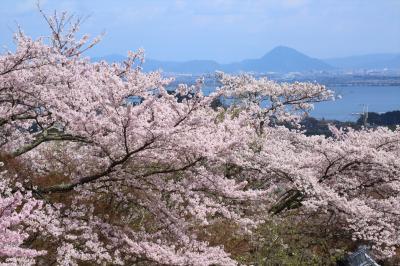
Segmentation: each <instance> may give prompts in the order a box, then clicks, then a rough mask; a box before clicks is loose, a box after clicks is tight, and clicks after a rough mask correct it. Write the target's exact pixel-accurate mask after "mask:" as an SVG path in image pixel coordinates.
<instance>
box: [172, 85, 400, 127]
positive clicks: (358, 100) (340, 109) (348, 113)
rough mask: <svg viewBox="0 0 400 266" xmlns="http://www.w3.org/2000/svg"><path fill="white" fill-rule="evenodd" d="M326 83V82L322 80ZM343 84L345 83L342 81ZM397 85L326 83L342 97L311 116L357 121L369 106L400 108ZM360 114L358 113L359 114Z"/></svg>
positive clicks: (207, 87) (205, 89) (211, 87)
mask: <svg viewBox="0 0 400 266" xmlns="http://www.w3.org/2000/svg"><path fill="white" fill-rule="evenodd" d="M180 82H182V83H187V84H188V83H189V84H191V83H193V82H194V80H193V79H190V78H189V79H186V80H178V83H180ZM321 84H324V82H321ZM341 84H343V83H341ZM398 84H399V83H397V84H396V85H368V84H367V85H354V86H353V85H347V86H344V85H336V84H325V85H326V87H327V88H328V89H330V90H333V91H335V94H337V95H340V96H341V97H342V98H341V99H337V100H335V101H329V102H322V103H317V104H315V106H314V107H315V108H314V110H313V111H311V116H313V117H316V118H320V119H321V118H325V119H334V120H340V121H356V120H357V119H358V117H359V113H362V112H363V110H366V109H367V108H368V111H369V112H377V113H384V112H388V111H395V110H400V86H399V85H398ZM215 86H217V84H216V83H214V84H212V83H211V82H210V83H208V84H207V83H206V85H205V86H204V87H203V93H204V94H206V95H208V94H209V93H211V92H212V91H214V90H215ZM357 114H358V115H357Z"/></svg>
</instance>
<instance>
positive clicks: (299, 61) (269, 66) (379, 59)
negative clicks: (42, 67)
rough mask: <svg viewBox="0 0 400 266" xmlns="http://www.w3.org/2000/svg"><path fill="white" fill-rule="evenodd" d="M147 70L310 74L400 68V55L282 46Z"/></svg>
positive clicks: (155, 64)
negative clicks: (251, 55)
mask: <svg viewBox="0 0 400 266" xmlns="http://www.w3.org/2000/svg"><path fill="white" fill-rule="evenodd" d="M124 58H125V57H124V56H122V55H118V54H114V55H107V56H104V57H98V58H93V61H99V60H106V61H108V62H118V61H122V60H123V59H124ZM143 68H144V70H145V71H153V70H162V71H164V72H174V73H190V74H202V73H210V72H215V71H217V70H222V71H225V72H234V73H235V72H236V73H237V72H242V71H246V72H257V73H265V72H279V73H288V72H307V71H326V70H358V69H385V68H388V69H400V54H370V55H362V56H349V57H341V58H330V59H325V60H321V59H316V58H312V57H309V56H307V55H305V54H303V53H301V52H299V51H297V50H295V49H293V48H289V47H285V46H278V47H275V48H274V49H272V50H271V51H269V52H268V53H266V54H265V55H264V56H263V57H261V58H256V59H245V60H243V61H240V62H234V63H230V64H220V63H218V62H216V61H213V60H190V61H185V62H176V61H160V60H154V59H146V62H145V64H144V65H143Z"/></svg>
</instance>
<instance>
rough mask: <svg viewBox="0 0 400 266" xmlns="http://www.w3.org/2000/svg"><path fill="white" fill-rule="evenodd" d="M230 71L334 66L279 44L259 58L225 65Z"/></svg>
mask: <svg viewBox="0 0 400 266" xmlns="http://www.w3.org/2000/svg"><path fill="white" fill-rule="evenodd" d="M225 69H226V70H228V71H232V72H236V71H254V72H266V71H268V72H270V71H271V72H283V73H286V72H293V71H299V72H303V71H311V70H330V69H333V67H332V66H330V65H328V64H327V63H325V62H323V61H321V60H319V59H315V58H311V57H309V56H307V55H305V54H302V53H300V52H299V51H297V50H295V49H293V48H289V47H285V46H278V47H276V48H274V49H272V50H271V51H270V52H268V53H267V54H265V55H264V56H263V57H261V58H259V59H247V60H243V61H241V62H239V63H233V64H229V65H226V66H225Z"/></svg>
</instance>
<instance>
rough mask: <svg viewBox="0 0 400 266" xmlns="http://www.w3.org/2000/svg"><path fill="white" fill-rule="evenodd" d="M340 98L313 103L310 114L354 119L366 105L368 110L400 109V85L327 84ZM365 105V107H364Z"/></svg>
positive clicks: (385, 110) (328, 117)
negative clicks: (337, 85) (336, 85)
mask: <svg viewBox="0 0 400 266" xmlns="http://www.w3.org/2000/svg"><path fill="white" fill-rule="evenodd" d="M327 87H328V88H329V89H331V90H333V91H335V93H336V94H338V95H341V96H342V99H337V100H336V101H331V102H322V103H317V104H315V106H314V107H315V108H314V110H313V111H312V112H311V116H314V117H316V118H325V119H336V120H341V121H355V120H357V118H358V117H359V115H355V114H356V113H362V112H363V109H364V108H366V107H368V111H369V112H377V113H381V112H388V111H394V110H400V86H340V87H334V86H327ZM364 106H365V107H364Z"/></svg>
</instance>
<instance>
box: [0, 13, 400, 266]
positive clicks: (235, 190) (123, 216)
mask: <svg viewBox="0 0 400 266" xmlns="http://www.w3.org/2000/svg"><path fill="white" fill-rule="evenodd" d="M44 18H45V20H46V21H47V23H48V25H49V27H50V29H51V32H52V34H51V36H50V37H43V38H39V39H37V40H33V39H31V38H29V37H28V36H26V35H25V34H24V33H23V32H22V31H19V32H18V33H17V34H16V36H15V42H16V49H15V51H7V52H5V53H4V54H2V55H1V56H0V155H1V156H2V157H4V158H9V161H17V162H18V163H20V164H21V165H24V166H26V169H29V171H28V172H29V173H25V174H26V175H21V174H18V175H14V174H11V172H12V171H16V170H15V167H13V165H12V164H11V163H9V162H8V161H5V166H4V167H5V168H7V169H8V170H9V171H10V172H9V173H8V174H6V175H4V178H3V177H2V179H4V180H5V181H4V182H5V183H1V186H0V188H1V189H2V192H1V198H0V199H1V201H0V207H1V208H2V210H3V209H4V210H6V211H2V215H1V216H0V230H5V232H6V233H7V234H10V236H13V237H10V238H7V239H10V240H6V242H4V243H3V242H1V241H3V240H0V252H1V253H0V255H1V256H7V258H6V259H12V258H9V257H10V256H11V257H14V259H18V258H17V257H20V258H21V259H27V260H30V262H32V263H34V262H35V259H36V261H40V260H44V261H45V262H51V263H57V264H59V265H77V264H79V263H81V262H87V263H92V264H93V263H94V264H107V263H109V264H115V265H124V264H127V265H130V264H140V263H142V264H145V265H149V264H150V265H151V264H155V265H156V264H157V265H159V264H161V265H236V264H237V262H236V261H235V260H234V258H232V257H231V256H230V254H229V253H228V252H227V251H226V250H225V249H224V247H223V246H221V245H211V244H209V243H208V242H207V234H208V233H209V228H210V227H212V226H213V225H214V224H217V223H221V222H227V223H230V224H234V225H236V228H237V230H236V231H235V234H238V235H245V234H251V232H252V229H254V228H255V227H256V226H257V225H258V224H259V223H261V222H263V220H264V219H265V218H266V217H267V216H271V215H279V214H280V213H282V212H287V211H290V209H292V208H295V207H300V206H301V208H302V209H303V210H304V212H318V213H323V214H322V215H321V216H323V217H324V218H327V219H328V220H329V221H338V223H340V226H341V228H342V229H344V230H346V231H348V232H349V234H350V235H351V237H352V238H353V239H354V240H362V241H365V242H367V243H369V244H371V245H372V246H373V248H374V249H375V250H377V251H378V252H380V254H381V255H382V256H390V255H393V253H394V250H395V248H397V247H398V245H399V243H398V239H400V238H399V237H398V236H399V235H398V232H399V230H398V228H399V224H398V220H399V219H397V218H398V212H397V211H396V210H397V209H399V208H398V207H399V198H398V197H399V196H398V195H399V193H398V192H399V191H398V189H399V183H398V181H399V180H398V176H399V164H398V162H397V161H396V158H398V156H399V142H398V141H399V130H396V131H389V130H387V129H377V130H364V131H361V132H356V131H351V130H349V131H346V132H345V131H340V130H338V129H334V128H332V130H333V131H334V132H335V138H325V137H322V136H314V137H306V136H305V135H304V134H303V133H302V132H301V131H299V130H289V129H285V128H283V127H282V126H279V125H280V123H289V122H290V123H294V124H296V123H297V122H298V121H299V119H300V118H301V117H302V116H303V115H305V114H306V113H307V112H308V111H309V110H310V109H311V108H312V103H314V102H319V101H325V100H329V99H331V98H333V92H331V91H329V90H327V89H326V88H325V87H324V86H321V85H319V84H315V83H295V84H286V83H283V84H279V83H276V82H273V81H269V80H267V79H255V78H253V77H251V76H247V75H241V76H230V75H226V74H223V73H219V74H218V78H219V80H220V83H221V86H220V87H219V88H218V89H217V90H216V92H215V93H213V94H211V95H209V96H204V95H203V94H202V92H201V81H199V82H198V84H196V85H194V86H187V85H179V86H178V87H177V88H176V90H175V91H173V92H170V91H167V89H166V87H167V86H168V84H169V83H170V82H171V80H170V79H165V78H163V77H162V75H161V73H159V72H151V73H145V72H143V71H142V70H141V67H140V65H141V62H143V60H144V55H143V51H138V52H130V53H129V54H128V57H127V60H126V61H124V62H122V63H114V64H108V63H106V62H96V63H93V62H91V61H90V60H89V58H85V57H84V51H86V50H87V49H90V48H91V47H92V46H93V45H95V44H96V43H97V42H98V40H99V39H97V38H96V39H94V40H93V41H90V39H89V37H88V36H86V35H85V36H83V37H82V38H80V39H77V38H76V36H77V32H78V30H79V21H78V22H77V23H72V21H73V20H72V18H71V17H69V16H68V15H67V14H66V13H62V14H61V15H60V16H58V15H57V14H55V15H54V16H47V15H44ZM220 97H231V98H233V104H232V105H231V106H230V107H229V108H227V109H222V108H220V109H217V110H215V109H213V108H212V107H211V103H212V102H213V101H214V100H215V99H217V98H220ZM27 178H28V180H27V181H26V180H25V179H27ZM2 182H3V181H2ZM17 184H22V185H17ZM44 216H45V217H48V218H46V219H45V217H44ZM29 221H37V222H32V223H34V224H32V223H29ZM20 224H23V225H25V224H26V225H27V227H22V226H19V225H20ZM14 225H15V226H14ZM28 225H29V226H28ZM29 228H32V229H29ZM38 228H43V230H42V229H40V230H39V229H38ZM35 230H36V231H35ZM39 231H40V233H39V234H37V233H36V234H35V232H39ZM42 231H43V233H42ZM45 232H48V233H45ZM33 235H35V237H32V236H33ZM28 240H29V241H28ZM40 246H42V247H44V248H43V249H39V248H36V247H40ZM11 249H13V250H11ZM45 253H46V254H45ZM0 259H1V260H2V259H3V257H1V258H0Z"/></svg>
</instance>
